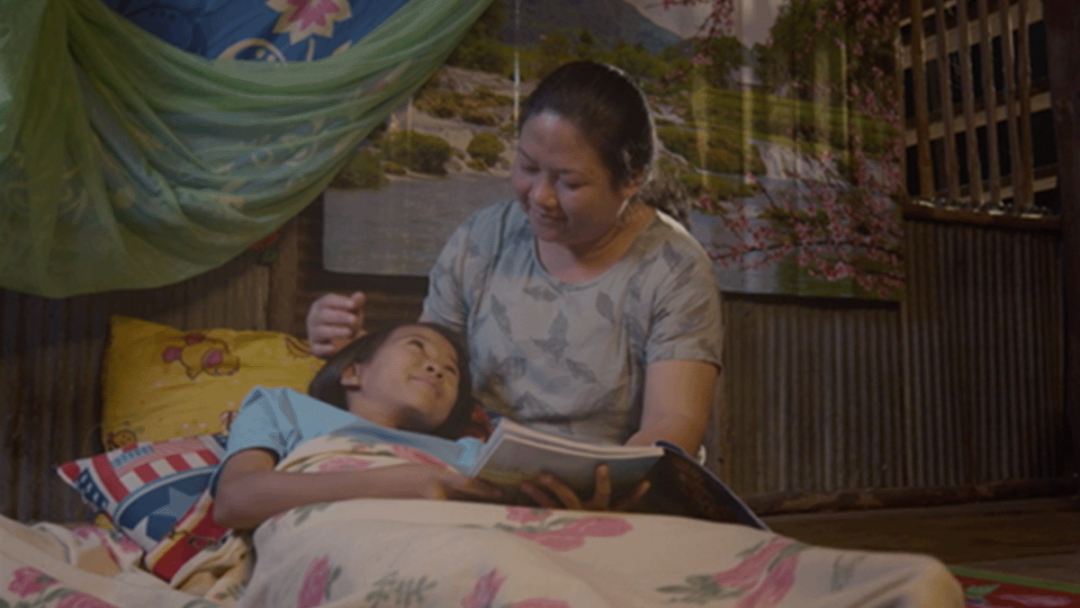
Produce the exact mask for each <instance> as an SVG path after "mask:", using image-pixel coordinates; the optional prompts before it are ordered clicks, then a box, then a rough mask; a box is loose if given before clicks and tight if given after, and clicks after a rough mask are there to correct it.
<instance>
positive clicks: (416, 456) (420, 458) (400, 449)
mask: <svg viewBox="0 0 1080 608" xmlns="http://www.w3.org/2000/svg"><path fill="white" fill-rule="evenodd" d="M390 449H392V450H393V451H394V456H397V457H398V458H401V459H402V460H408V461H409V462H415V463H417V464H433V465H435V466H439V467H443V468H450V465H448V464H446V463H445V462H443V461H442V460H439V459H438V458H436V457H434V456H432V455H431V454H428V453H427V452H421V451H420V450H417V449H416V448H410V447H408V446H404V445H391V446H390Z"/></svg>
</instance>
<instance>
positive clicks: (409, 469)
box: [388, 464, 502, 501]
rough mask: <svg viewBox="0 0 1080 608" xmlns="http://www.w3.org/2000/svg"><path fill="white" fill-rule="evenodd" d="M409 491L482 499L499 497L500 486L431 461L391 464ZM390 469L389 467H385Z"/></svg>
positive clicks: (419, 495)
mask: <svg viewBox="0 0 1080 608" xmlns="http://www.w3.org/2000/svg"><path fill="white" fill-rule="evenodd" d="M390 468H392V469H393V470H394V472H395V477H397V478H398V482H399V483H401V484H402V485H403V487H405V488H408V492H407V493H408V494H410V495H412V496H414V497H415V498H427V499H431V500H485V501H493V500H498V499H499V498H502V490H500V489H499V488H496V487H495V486H493V485H490V484H488V483H486V482H483V481H480V480H479V479H475V478H472V477H466V476H465V475H462V474H461V473H458V472H457V471H453V470H450V469H444V468H443V467H440V466H435V465H431V464H403V465H396V466H394V467H390ZM388 470H389V468H388Z"/></svg>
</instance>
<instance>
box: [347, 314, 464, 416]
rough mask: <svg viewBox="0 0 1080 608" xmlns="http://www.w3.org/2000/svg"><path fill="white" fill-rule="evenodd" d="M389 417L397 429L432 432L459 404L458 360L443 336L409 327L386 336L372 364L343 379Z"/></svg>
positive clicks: (359, 365)
mask: <svg viewBox="0 0 1080 608" xmlns="http://www.w3.org/2000/svg"><path fill="white" fill-rule="evenodd" d="M348 376H351V377H352V378H355V383H356V384H355V388H358V389H359V391H360V392H361V394H362V395H363V396H364V398H365V399H366V400H368V401H369V402H374V403H377V404H379V407H386V408H390V409H392V410H393V411H388V412H386V413H387V414H389V415H390V417H391V418H392V419H393V420H394V421H395V422H396V423H397V424H396V425H395V426H397V428H403V429H407V430H414V431H421V432H427V431H431V430H433V429H435V428H436V427H438V426H439V425H440V424H442V423H443V422H445V421H446V419H447V418H448V417H449V416H450V412H451V410H453V408H454V403H455V402H456V401H457V387H458V360H457V353H456V351H455V350H454V347H453V345H451V344H450V342H449V341H447V339H446V338H444V337H443V336H442V335H441V334H440V333H439V332H437V331H435V330H432V329H430V328H427V327H422V326H414V325H406V326H403V327H399V328H397V329H395V330H394V331H393V332H391V333H390V335H389V336H387V338H386V341H385V342H383V344H382V346H380V347H379V350H378V351H376V353H375V355H374V356H373V357H372V358H371V360H370V361H368V362H367V363H363V364H357V366H356V373H355V374H350V375H347V376H343V377H342V382H343V383H349V382H353V380H352V379H351V378H350V377H348Z"/></svg>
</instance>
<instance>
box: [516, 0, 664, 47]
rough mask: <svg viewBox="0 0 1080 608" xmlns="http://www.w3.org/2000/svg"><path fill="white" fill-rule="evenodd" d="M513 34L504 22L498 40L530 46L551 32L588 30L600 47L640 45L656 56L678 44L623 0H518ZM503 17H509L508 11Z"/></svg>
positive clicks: (662, 29)
mask: <svg viewBox="0 0 1080 608" xmlns="http://www.w3.org/2000/svg"><path fill="white" fill-rule="evenodd" d="M520 7H521V14H520V18H519V21H518V24H517V28H516V30H515V27H514V22H513V19H509V18H508V19H507V22H506V23H505V24H504V25H503V28H502V30H501V31H500V36H501V38H502V39H503V41H505V42H506V43H507V44H511V45H520V46H531V45H533V44H535V43H537V42H538V41H539V40H540V39H541V38H542V37H543V35H544V34H547V33H549V32H552V31H557V30H558V31H564V32H577V31H579V30H588V32H589V33H590V34H592V36H593V39H595V40H596V42H597V43H599V44H600V45H601V46H604V47H607V48H612V47H614V46H615V45H616V43H618V42H624V43H627V44H630V45H638V44H640V45H641V46H642V47H644V48H645V50H647V51H649V52H650V53H653V54H656V53H659V52H660V51H662V50H664V49H665V48H667V47H669V46H672V45H676V44H679V43H680V42H682V40H681V39H680V38H679V36H677V35H676V34H675V33H674V32H672V31H670V30H667V29H664V28H662V27H660V26H659V25H657V24H655V23H653V22H652V21H651V20H649V19H648V18H647V17H645V16H644V15H642V14H641V13H640V12H638V10H637V9H636V8H634V7H633V6H631V5H630V4H629V3H627V2H624V0H522V2H521V4H520ZM508 9H510V10H508V11H507V14H508V15H512V14H513V7H512V6H509V7H508Z"/></svg>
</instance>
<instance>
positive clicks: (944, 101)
mask: <svg viewBox="0 0 1080 608" xmlns="http://www.w3.org/2000/svg"><path fill="white" fill-rule="evenodd" d="M934 23H935V24H936V29H937V32H936V33H935V36H934V38H935V39H936V41H937V60H938V82H939V83H940V85H939V86H940V88H941V120H942V124H943V125H944V127H945V135H944V137H943V138H942V139H943V142H942V143H944V144H945V145H944V148H945V182H946V187H947V191H948V201H947V204H948V205H950V206H952V205H956V204H957V202H958V201H959V200H960V165H959V164H958V163H957V160H956V130H955V129H954V128H953V102H952V82H951V80H950V76H951V74H952V67H951V62H950V61H949V41H948V36H946V31H947V29H946V27H945V0H934Z"/></svg>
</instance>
